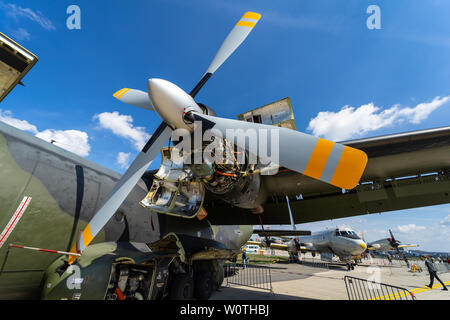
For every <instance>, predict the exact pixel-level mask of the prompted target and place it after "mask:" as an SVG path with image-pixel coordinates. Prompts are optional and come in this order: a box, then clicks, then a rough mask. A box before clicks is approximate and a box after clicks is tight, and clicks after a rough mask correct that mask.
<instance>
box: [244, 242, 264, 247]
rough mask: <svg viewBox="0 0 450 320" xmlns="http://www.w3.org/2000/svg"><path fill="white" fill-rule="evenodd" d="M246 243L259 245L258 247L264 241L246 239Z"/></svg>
mask: <svg viewBox="0 0 450 320" xmlns="http://www.w3.org/2000/svg"><path fill="white" fill-rule="evenodd" d="M246 244H254V245H257V246H260V247H264V243H262V242H259V241H252V240H249V241H247V243H246Z"/></svg>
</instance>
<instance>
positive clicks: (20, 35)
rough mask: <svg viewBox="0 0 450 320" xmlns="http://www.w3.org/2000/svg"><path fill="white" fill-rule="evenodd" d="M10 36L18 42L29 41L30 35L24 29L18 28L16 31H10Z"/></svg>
mask: <svg viewBox="0 0 450 320" xmlns="http://www.w3.org/2000/svg"><path fill="white" fill-rule="evenodd" d="M12 36H13V37H14V38H16V40H18V41H23V40H30V38H31V36H30V33H29V32H28V31H27V30H25V29H24V28H19V29H17V30H14V31H12Z"/></svg>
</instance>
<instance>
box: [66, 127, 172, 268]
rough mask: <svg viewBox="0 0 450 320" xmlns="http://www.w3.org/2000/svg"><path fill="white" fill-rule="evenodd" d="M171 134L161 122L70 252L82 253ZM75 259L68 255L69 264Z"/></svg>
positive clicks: (168, 128)
mask: <svg viewBox="0 0 450 320" xmlns="http://www.w3.org/2000/svg"><path fill="white" fill-rule="evenodd" d="M171 134H172V129H171V128H170V127H169V126H168V125H167V124H166V123H165V122H162V123H161V124H160V126H159V127H158V129H157V130H156V131H155V133H154V134H153V136H152V137H151V138H150V140H149V141H148V142H147V144H146V145H145V147H144V148H143V149H142V151H141V152H140V153H139V155H138V156H137V158H136V159H135V160H134V161H133V163H132V164H131V165H130V167H129V168H128V170H127V171H126V172H125V174H124V175H123V176H122V177H121V178H120V180H119V181H118V182H117V184H116V185H115V186H114V188H113V190H112V191H111V193H110V194H109V195H108V197H107V199H106V201H105V202H104V203H103V205H102V207H101V208H100V209H99V210H98V211H97V212H96V214H95V215H94V217H93V218H92V219H91V221H90V222H89V224H88V225H87V226H86V228H85V229H84V230H83V232H82V233H81V235H80V237H79V239H78V241H77V243H76V244H75V245H74V246H73V247H72V249H71V251H70V252H72V253H82V252H83V251H84V249H86V247H87V246H88V245H89V243H90V242H91V241H92V240H93V239H94V238H95V236H96V235H97V233H98V232H99V231H100V230H101V229H102V228H103V227H104V226H105V224H106V223H107V222H108V221H109V219H110V218H111V217H112V216H113V215H114V213H115V212H116V211H117V209H119V207H120V205H121V204H122V202H123V201H124V200H125V198H126V197H127V196H128V194H129V193H130V192H131V190H133V188H134V187H135V185H136V184H137V183H138V181H139V179H141V177H142V175H143V174H144V172H145V170H146V169H147V168H148V166H149V165H150V163H151V162H152V161H153V159H154V158H155V157H156V155H157V154H158V152H159V151H160V149H161V148H162V147H164V145H165V144H166V142H167V141H168V140H169V138H170V136H171ZM76 259H77V257H75V256H70V258H69V264H72V263H73V262H75V260H76Z"/></svg>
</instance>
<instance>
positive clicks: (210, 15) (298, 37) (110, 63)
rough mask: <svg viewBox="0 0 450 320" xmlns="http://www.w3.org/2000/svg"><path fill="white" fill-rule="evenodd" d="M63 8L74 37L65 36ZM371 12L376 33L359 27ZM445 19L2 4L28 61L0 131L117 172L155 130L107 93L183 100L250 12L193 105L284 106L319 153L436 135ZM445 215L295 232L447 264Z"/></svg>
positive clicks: (210, 4)
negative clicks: (352, 233)
mask: <svg viewBox="0 0 450 320" xmlns="http://www.w3.org/2000/svg"><path fill="white" fill-rule="evenodd" d="M71 4H76V5H78V6H79V7H80V8H81V30H69V29H67V27H66V19H67V18H68V17H69V15H68V14H66V9H67V7H68V6H69V5H71ZM373 4H375V5H378V6H379V8H380V10H381V11H380V12H381V29H380V30H376V29H375V30H369V29H368V28H367V26H366V20H367V19H368V18H369V16H370V14H368V13H366V9H367V8H368V6H369V5H373ZM449 9H450V2H448V1H437V0H434V1H426V2H425V1H421V2H419V1H414V2H412V1H407V0H397V1H379V0H378V1H376V0H371V1H362V0H353V1H352V0H348V1H339V0H336V1H325V0H323V1H320V2H317V1H276V2H275V1H262V0H257V1H256V0H255V1H253V0H251V1H246V2H245V5H244V4H242V1H225V0H211V1H206V0H198V1H197V0H196V1H183V0H152V1H137V0H131V1H127V2H125V1H75V2H73V1H62V0H59V1H44V0H41V1H14V2H12V1H11V0H0V30H1V31H2V32H4V33H6V34H7V35H9V36H11V37H12V38H13V39H15V40H17V41H18V42H20V43H21V44H22V45H23V46H25V47H26V48H28V49H29V50H30V51H32V52H33V53H35V54H36V55H37V56H38V57H39V62H38V63H37V65H36V66H35V67H34V69H33V70H32V71H31V72H30V73H29V74H28V75H27V76H26V78H25V79H24V83H25V85H26V86H25V87H17V88H16V89H14V91H13V92H12V93H11V94H10V95H9V96H8V97H7V99H5V100H4V101H3V102H2V103H1V104H0V119H3V120H5V119H6V120H9V121H10V122H11V121H13V120H14V121H16V123H18V124H20V125H22V126H23V125H24V124H26V125H27V126H26V128H27V130H28V131H29V132H30V133H32V134H35V135H37V136H40V137H41V138H45V139H50V138H54V139H55V140H57V143H58V142H59V143H60V144H59V145H60V146H61V147H66V148H69V149H70V146H71V145H73V144H76V145H77V150H73V149H72V151H76V152H78V153H79V154H81V155H82V156H84V157H86V158H88V159H90V160H92V161H95V162H98V163H100V164H102V165H104V166H106V167H108V168H111V169H113V170H116V171H119V172H123V171H124V168H125V167H126V165H127V160H128V161H131V160H132V159H133V158H134V157H135V155H136V154H137V150H138V148H137V146H139V144H141V141H142V140H145V139H146V137H148V136H149V135H150V134H152V132H153V131H154V130H155V128H156V127H157V125H158V124H159V122H160V119H159V118H158V116H157V115H156V114H154V113H152V112H148V111H146V110H141V109H138V108H135V107H132V106H128V105H125V104H122V103H120V102H119V101H117V100H115V99H114V98H113V97H112V94H113V93H114V92H116V91H117V90H119V89H121V88H124V87H129V88H136V89H141V90H146V81H147V79H148V78H155V77H156V78H164V79H166V80H169V81H172V82H174V83H175V84H177V85H178V86H180V87H181V88H183V89H185V90H186V91H189V90H190V89H191V88H193V86H194V85H195V84H196V83H197V81H198V80H199V79H200V77H201V76H202V75H203V73H204V72H205V70H206V68H207V67H208V65H209V63H210V61H211V60H212V58H213V57H214V55H215V53H216V51H217V49H218V48H219V46H220V45H221V43H222V41H223V40H224V38H225V37H226V35H227V34H228V32H229V31H230V30H231V29H232V27H233V26H234V24H235V23H236V22H237V20H238V19H239V18H240V17H241V16H242V14H243V13H244V12H246V11H255V12H259V13H261V14H262V18H261V20H260V21H259V23H258V25H257V26H256V27H255V29H254V30H253V32H252V33H251V34H250V36H249V37H248V38H247V40H246V41H245V42H244V44H243V45H242V46H241V47H240V48H239V49H238V50H237V52H236V53H235V54H233V56H232V57H231V58H230V59H229V60H228V61H227V62H226V63H225V64H224V65H223V66H222V67H221V68H220V69H219V70H218V71H217V72H216V74H214V76H213V78H212V79H211V80H210V81H209V82H208V84H207V85H206V86H205V87H204V88H203V89H202V91H201V92H200V93H199V95H198V96H197V101H199V102H202V103H205V104H207V105H209V106H211V107H212V108H213V109H215V110H216V112H217V113H218V115H219V116H222V117H228V118H235V117H236V115H237V114H240V113H242V112H244V111H247V110H250V109H253V108H255V107H258V106H261V105H265V104H267V103H269V102H272V101H275V100H278V99H281V98H284V97H287V96H289V97H290V98H291V101H292V105H293V108H294V114H295V121H296V124H297V128H298V130H300V131H303V132H306V133H309V134H316V135H320V136H323V137H326V138H329V139H331V140H333V139H334V140H347V139H352V138H359V137H368V136H375V135H382V134H388V133H397V132H404V131H411V130H419V129H425V128H433V127H439V126H447V125H449V121H448V120H449V119H450V102H448V101H447V99H449V95H450V88H449V85H448V84H449V83H450V81H449V80H450V62H449V59H448V58H449V57H450V36H449V34H450V21H449V20H448V15H447V13H448V12H450V11H449ZM25 122H26V123H25ZM339 124H345V126H344V127H342V126H341V125H339ZM119 154H121V157H119ZM119 159H120V160H122V162H121V163H119V162H118V160H119ZM159 161H160V160H159V159H155V161H154V163H153V164H152V167H153V168H156V167H157V166H158V165H159ZM449 215H450V206H449V205H442V206H435V207H429V208H419V209H413V210H405V211H398V212H393V213H383V214H381V215H371V216H367V215H366V216H360V217H356V218H348V219H343V220H341V219H340V220H337V221H331V222H330V221H326V222H320V223H315V224H312V225H310V224H308V225H306V226H299V227H301V228H304V227H308V228H310V229H312V230H318V229H321V228H324V227H325V226H334V225H335V224H337V223H339V224H346V225H349V226H352V227H353V228H354V229H356V230H363V231H364V232H365V234H366V238H370V240H374V239H378V238H381V237H384V236H387V229H388V228H392V229H393V230H394V231H395V230H397V233H398V237H399V238H400V240H402V241H404V242H419V244H421V248H422V249H428V250H447V251H450V232H449V230H450V222H449V220H450V218H448V217H449ZM446 217H447V220H446ZM405 226H406V227H405ZM399 227H400V228H399ZM383 230H384V234H383ZM401 230H403V232H402V231H401ZM419 240H420V241H419Z"/></svg>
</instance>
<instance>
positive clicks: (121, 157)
mask: <svg viewBox="0 0 450 320" xmlns="http://www.w3.org/2000/svg"><path fill="white" fill-rule="evenodd" d="M130 155H131V153H129V152H128V153H125V152H119V154H118V155H117V163H118V164H119V166H120V167H121V168H122V169H125V168H126V167H128V163H129V162H130Z"/></svg>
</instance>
